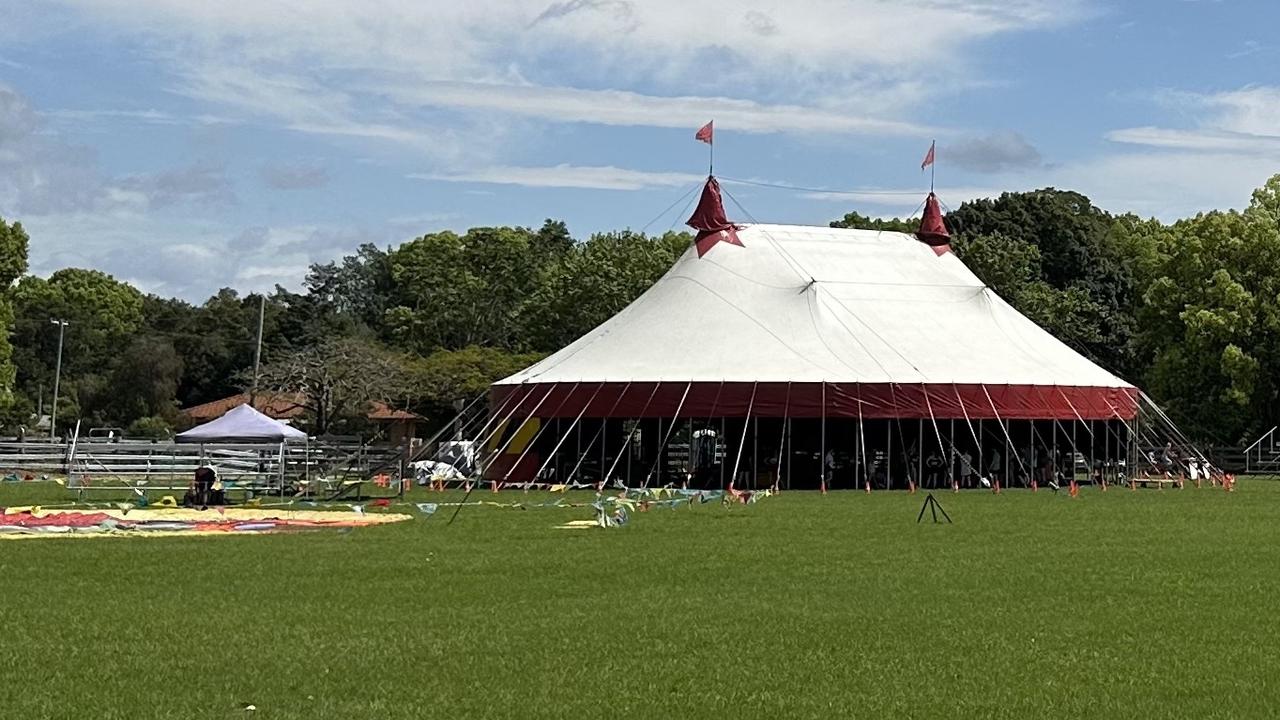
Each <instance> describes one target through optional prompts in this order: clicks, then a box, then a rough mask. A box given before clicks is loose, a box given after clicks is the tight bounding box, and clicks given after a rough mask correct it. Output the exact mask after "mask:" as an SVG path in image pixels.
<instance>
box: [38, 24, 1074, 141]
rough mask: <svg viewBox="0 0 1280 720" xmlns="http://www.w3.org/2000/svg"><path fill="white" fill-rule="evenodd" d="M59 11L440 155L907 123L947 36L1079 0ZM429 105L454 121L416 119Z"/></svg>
mask: <svg viewBox="0 0 1280 720" xmlns="http://www.w3.org/2000/svg"><path fill="white" fill-rule="evenodd" d="M62 5H63V6H64V7H66V8H69V9H70V10H71V11H73V12H75V13H76V14H78V15H79V16H80V17H81V18H83V19H85V20H87V21H88V22H86V23H85V26H86V27H94V28H97V29H98V30H99V32H104V33H112V34H116V35H123V36H130V37H135V38H138V39H141V40H143V41H145V45H144V47H145V48H146V49H147V52H149V53H151V54H152V55H153V56H154V57H155V59H156V60H157V61H158V62H159V63H160V64H161V66H162V67H164V68H167V69H168V71H169V72H171V73H172V75H173V77H174V80H173V83H172V88H173V89H174V90H175V91H177V92H180V93H183V94H186V95H189V96H191V97H194V98H197V99H200V100H203V101H206V102H209V103H213V104H217V105H219V106H221V107H223V108H231V109H235V110H238V111H240V112H243V113H247V114H248V115H250V116H253V117H258V118H272V119H275V120H277V121H279V122H281V123H282V124H283V125H284V126H286V127H290V128H292V129H295V130H299V131H304V132H316V133H325V134H332V135H343V136H349V137H360V138H376V139H379V140H383V141H390V142H396V143H404V144H409V145H413V146H415V147H416V148H417V149H418V150H420V151H422V152H428V153H435V154H436V156H437V157H439V156H441V155H443V156H445V158H446V159H448V158H455V159H456V153H457V152H458V151H459V149H458V148H457V147H456V145H457V144H458V143H457V142H456V138H449V137H441V136H447V133H446V132H445V131H444V129H445V128H451V129H455V130H456V129H458V128H459V127H460V126H461V129H462V130H464V131H466V130H474V129H475V128H473V127H468V126H467V122H486V121H487V122H489V123H492V122H493V117H492V115H493V114H495V113H500V114H503V115H511V116H518V117H525V118H536V119H538V120H540V121H544V122H564V121H568V122H592V123H603V124H613V125H654V126H660V127H677V126H678V127H684V126H687V125H689V124H690V123H691V122H700V121H702V120H703V119H705V118H706V117H707V116H709V115H715V116H716V117H717V118H718V119H720V120H721V122H722V124H723V125H724V126H725V127H735V128H736V129H740V130H743V131H747V132H772V131H784V132H813V131H820V132H835V133H868V134H904V133H906V134H909V133H922V132H924V130H923V129H922V128H919V127H917V126H916V125H914V124H912V123H910V122H909V121H905V120H904V119H903V116H904V114H905V113H907V112H909V111H910V109H911V108H912V107H914V105H915V104H916V103H918V102H920V101H921V100H923V99H924V98H926V97H936V95H937V93H938V92H942V91H944V90H942V89H944V88H945V89H946V90H945V91H949V92H959V91H961V90H962V89H963V88H964V87H967V86H969V85H971V84H973V83H975V82H982V80H981V79H980V78H979V79H976V80H975V73H974V72H972V68H970V67H968V66H967V65H966V63H965V62H964V59H963V54H962V50H963V49H964V48H965V47H966V46H968V45H970V44H973V43H975V42H977V41H980V40H983V39H985V38H989V37H991V36H993V35H997V34H1001V33H1010V32H1015V31H1023V30H1028V29H1035V28H1043V27H1050V26H1054V25H1059V24H1063V23H1068V22H1072V21H1074V20H1077V19H1079V18H1080V17H1082V16H1083V15H1085V14H1086V13H1088V12H1089V9H1088V7H1087V5H1086V0H1009V1H1007V2H1000V3H995V2H989V1H987V0H902V1H900V2H894V3H885V2H882V1H881V0H810V1H808V2H804V3H793V4H791V5H788V6H786V7H785V9H781V8H779V6H777V5H776V3H775V2H773V0H703V1H702V2H697V3H689V2H686V1H685V0H644V1H643V2H641V1H639V0H563V1H559V2H555V1H553V0H472V1H469V2H427V3H423V2H420V0H369V1H368V2H364V3H361V4H360V5H359V7H358V8H357V7H356V6H353V5H351V4H350V3H349V2H346V0H274V1H273V0H222V1H221V2H217V3H192V2H187V1H186V0H63V2H62ZM54 15H57V14H56V13H54ZM739 98H753V99H754V100H745V99H739ZM832 98H838V99H839V100H838V101H832ZM441 109H453V110H463V111H468V112H470V113H472V115H473V116H472V117H469V118H467V119H466V120H465V121H462V120H459V119H458V118H451V119H450V120H449V121H448V122H444V123H442V122H441V121H440V118H437V117H432V118H428V117H427V116H428V115H435V114H437V113H438V111H440V110H441ZM477 113H488V114H489V117H488V118H486V119H485V120H483V121H482V120H477V119H476V118H475V117H474V114H477ZM487 129H491V128H487ZM465 134H466V133H465V132H464V133H463V135H464V136H465ZM427 136H429V137H430V139H429V140H428V141H423V138H424V137H427ZM450 140H454V142H450ZM491 142H492V141H491ZM442 145H444V146H445V147H444V148H443V149H442V148H441V146H442Z"/></svg>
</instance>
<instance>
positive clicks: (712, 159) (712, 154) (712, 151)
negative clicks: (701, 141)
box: [707, 120, 716, 177]
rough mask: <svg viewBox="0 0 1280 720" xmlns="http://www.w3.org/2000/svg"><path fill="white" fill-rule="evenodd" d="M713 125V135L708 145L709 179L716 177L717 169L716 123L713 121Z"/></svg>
mask: <svg viewBox="0 0 1280 720" xmlns="http://www.w3.org/2000/svg"><path fill="white" fill-rule="evenodd" d="M711 123H712V128H713V129H712V133H711V141H710V142H708V143H707V177H711V176H712V175H715V169H716V136H715V130H714V128H715V125H714V123H715V121H714V120H712V121H711Z"/></svg>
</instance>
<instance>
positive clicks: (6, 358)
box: [0, 217, 31, 413]
mask: <svg viewBox="0 0 1280 720" xmlns="http://www.w3.org/2000/svg"><path fill="white" fill-rule="evenodd" d="M30 242H31V240H30V238H28V237H27V232H26V231H25V230H23V229H22V223H19V222H14V223H11V224H10V223H6V222H5V221H4V218H3V217H0V328H2V329H3V331H2V332H0V413H5V412H7V411H8V410H9V409H10V407H11V406H12V405H13V402H14V387H15V385H16V382H17V368H16V367H15V366H14V363H13V343H12V342H11V341H10V333H11V332H12V331H13V325H14V309H13V299H12V287H13V283H14V281H16V280H17V279H18V278H19V277H21V276H22V274H23V273H24V272H26V271H27V246H28V245H29V244H30Z"/></svg>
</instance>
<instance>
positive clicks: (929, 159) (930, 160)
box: [920, 140, 938, 172]
mask: <svg viewBox="0 0 1280 720" xmlns="http://www.w3.org/2000/svg"><path fill="white" fill-rule="evenodd" d="M937 144H938V141H937V140H934V141H933V142H931V143H929V152H927V153H925V156H924V162H922V163H920V172H924V169H925V168H927V167H929V166H930V165H932V164H933V148H934V146H935V145H937Z"/></svg>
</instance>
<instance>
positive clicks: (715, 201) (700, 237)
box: [685, 175, 743, 257]
mask: <svg viewBox="0 0 1280 720" xmlns="http://www.w3.org/2000/svg"><path fill="white" fill-rule="evenodd" d="M685 224H686V225H688V226H689V227H691V228H693V229H694V230H697V231H698V234H697V236H696V237H695V238H694V239H693V244H694V246H695V247H696V248H697V249H698V257H702V256H703V255H706V254H707V252H709V251H710V250H711V248H713V247H715V245H716V243H718V242H721V241H723V242H727V243H729V244H730V245H737V246H738V247H743V245H742V241H741V240H739V239H738V230H740V229H741V228H739V227H738V226H737V225H734V224H733V223H731V222H729V218H728V216H726V215H725V212H724V201H723V200H722V199H721V198H720V183H719V181H717V180H716V176H715V175H707V182H706V184H705V185H703V186H702V197H701V198H699V199H698V207H696V208H694V210H693V215H691V216H689V219H688V221H686V222H685Z"/></svg>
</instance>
